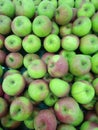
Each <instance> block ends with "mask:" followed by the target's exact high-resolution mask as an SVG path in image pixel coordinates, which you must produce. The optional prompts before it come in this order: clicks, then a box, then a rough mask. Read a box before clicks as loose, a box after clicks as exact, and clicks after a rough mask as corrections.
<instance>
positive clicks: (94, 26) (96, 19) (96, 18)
mask: <svg viewBox="0 0 98 130" xmlns="http://www.w3.org/2000/svg"><path fill="white" fill-rule="evenodd" d="M91 21H92V30H93V31H94V32H95V33H98V25H97V23H98V12H96V13H95V14H94V15H93V16H92V18H91Z"/></svg>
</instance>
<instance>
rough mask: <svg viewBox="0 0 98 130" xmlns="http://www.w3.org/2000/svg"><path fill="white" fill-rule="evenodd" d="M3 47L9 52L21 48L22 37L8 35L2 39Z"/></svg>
mask: <svg viewBox="0 0 98 130" xmlns="http://www.w3.org/2000/svg"><path fill="white" fill-rule="evenodd" d="M4 46H5V48H6V49H7V50H8V51H10V52H17V51H20V49H21V48H22V39H21V38H20V37H19V36H17V35H14V34H12V35H9V36H7V37H6V38H5V40H4Z"/></svg>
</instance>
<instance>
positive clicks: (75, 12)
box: [70, 7, 78, 23]
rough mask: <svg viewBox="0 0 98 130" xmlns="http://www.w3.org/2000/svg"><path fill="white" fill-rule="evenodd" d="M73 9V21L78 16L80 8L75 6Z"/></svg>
mask: <svg viewBox="0 0 98 130" xmlns="http://www.w3.org/2000/svg"><path fill="white" fill-rule="evenodd" d="M72 10H73V16H72V19H71V21H70V22H71V23H72V22H73V21H74V20H75V19H76V18H77V12H78V9H77V8H75V7H73V8H72Z"/></svg>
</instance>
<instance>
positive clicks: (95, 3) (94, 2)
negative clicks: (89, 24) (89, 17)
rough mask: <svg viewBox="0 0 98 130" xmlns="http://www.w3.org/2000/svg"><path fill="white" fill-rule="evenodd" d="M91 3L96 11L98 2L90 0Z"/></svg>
mask: <svg viewBox="0 0 98 130" xmlns="http://www.w3.org/2000/svg"><path fill="white" fill-rule="evenodd" d="M91 2H92V3H93V4H94V6H95V9H96V10H98V0H91Z"/></svg>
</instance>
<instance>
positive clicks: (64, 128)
mask: <svg viewBox="0 0 98 130" xmlns="http://www.w3.org/2000/svg"><path fill="white" fill-rule="evenodd" d="M57 130H76V128H75V127H74V126H73V125H68V124H60V125H59V126H58V128H57Z"/></svg>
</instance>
